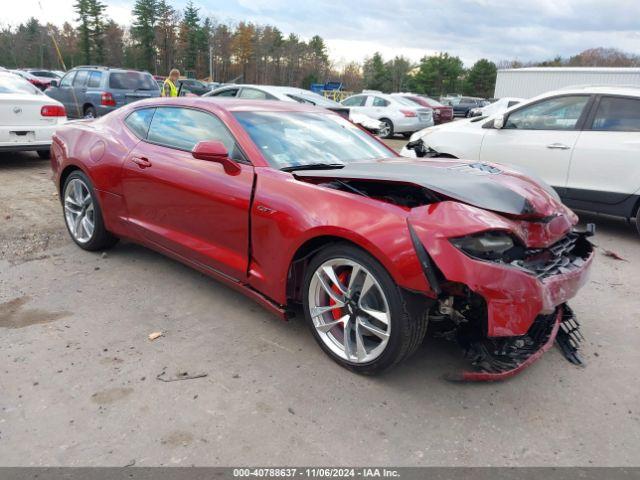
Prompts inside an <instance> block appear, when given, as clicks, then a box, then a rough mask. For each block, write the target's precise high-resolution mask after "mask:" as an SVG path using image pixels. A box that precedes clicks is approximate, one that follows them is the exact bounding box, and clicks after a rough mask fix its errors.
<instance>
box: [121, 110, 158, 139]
mask: <svg viewBox="0 0 640 480" xmlns="http://www.w3.org/2000/svg"><path fill="white" fill-rule="evenodd" d="M155 110H156V109H155V108H143V109H140V110H136V111H134V112H132V113H130V114H129V116H128V117H127V118H125V120H124V123H125V124H126V125H127V127H129V130H131V131H132V132H133V133H134V134H135V135H136V137H138V138H141V139H143V140H144V139H146V138H147V133H149V125H151V119H152V118H153V113H154V112H155Z"/></svg>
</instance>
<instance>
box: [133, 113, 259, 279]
mask: <svg viewBox="0 0 640 480" xmlns="http://www.w3.org/2000/svg"><path fill="white" fill-rule="evenodd" d="M143 110H144V109H143ZM138 111H139V110H137V111H136V112H138ZM136 112H133V114H135V113H136ZM133 114H131V115H133ZM203 140H218V141H221V142H222V143H223V144H224V145H225V146H226V147H227V149H228V151H229V156H230V157H231V158H232V159H234V160H237V161H238V163H239V165H240V172H239V173H237V174H233V175H232V174H229V173H227V172H225V170H224V168H223V166H222V165H221V164H220V163H216V162H212V161H206V160H198V159H195V158H193V156H192V155H191V150H192V149H193V147H194V146H195V145H196V144H197V143H198V142H200V141H203ZM253 179H254V171H253V167H252V166H251V165H250V164H249V163H248V162H247V161H245V160H244V156H243V155H242V153H241V151H240V149H239V148H238V147H237V145H236V142H235V139H234V137H233V136H232V134H231V133H230V132H229V130H228V129H227V128H226V126H225V125H224V123H223V122H222V121H221V120H220V119H219V118H217V117H216V116H214V115H213V114H211V113H209V112H205V111H201V110H195V109H191V108H179V107H158V108H157V109H156V111H155V113H154V114H153V118H152V120H151V122H150V125H149V128H148V133H147V134H146V136H144V138H142V141H141V142H140V143H139V144H138V145H137V146H136V147H135V148H134V149H133V150H132V151H131V152H130V154H129V156H128V158H127V159H126V160H125V162H124V166H123V175H122V187H123V192H124V197H125V201H126V204H127V213H128V217H129V221H130V222H131V224H132V225H133V227H134V228H135V229H136V230H137V231H138V232H139V234H140V235H141V236H142V237H144V238H145V239H147V240H148V241H149V242H150V243H152V244H154V245H156V246H158V247H161V249H164V250H167V251H169V252H171V253H173V254H176V255H177V256H179V257H181V258H184V259H187V260H190V261H192V262H194V263H196V264H198V265H204V266H206V267H208V268H210V269H213V270H215V271H216V272H217V273H222V274H224V275H226V276H228V277H231V278H233V279H236V280H243V279H245V278H246V274H247V268H248V264H249V207H250V201H251V192H252V188H253Z"/></svg>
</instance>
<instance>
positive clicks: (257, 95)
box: [238, 88, 269, 100]
mask: <svg viewBox="0 0 640 480" xmlns="http://www.w3.org/2000/svg"><path fill="white" fill-rule="evenodd" d="M238 98H250V99H253V100H268V99H269V96H268V95H267V93H265V92H263V91H262V90H257V89H255V88H243V89H242V90H240V95H238Z"/></svg>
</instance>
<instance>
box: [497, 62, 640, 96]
mask: <svg viewBox="0 0 640 480" xmlns="http://www.w3.org/2000/svg"><path fill="white" fill-rule="evenodd" d="M577 85H616V86H622V85H634V86H638V87H640V68H605V67H532V68H512V69H505V70H498V77H497V78H496V90H495V93H494V97H495V98H503V97H520V98H531V97H535V96H536V95H540V94H541V93H545V92H548V91H550V90H556V89H558V88H563V87H573V86H577Z"/></svg>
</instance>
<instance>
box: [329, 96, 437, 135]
mask: <svg viewBox="0 0 640 480" xmlns="http://www.w3.org/2000/svg"><path fill="white" fill-rule="evenodd" d="M342 105H344V106H345V107H349V108H350V109H351V111H352V112H356V113H359V114H363V115H367V116H368V117H371V118H375V119H377V120H380V121H381V122H382V123H383V124H384V127H383V128H382V130H381V131H380V136H381V137H382V138H393V136H394V135H395V134H396V133H401V134H403V135H404V136H406V137H408V136H409V135H411V134H412V133H413V132H416V131H418V130H421V129H423V128H426V127H430V126H432V125H433V109H431V108H427V107H423V106H421V105H419V104H417V103H415V102H413V101H411V100H409V99H407V98H403V97H401V96H398V95H387V94H385V93H381V92H378V91H377V90H363V91H362V93H359V94H357V95H352V96H351V97H348V98H345V99H344V100H343V101H342Z"/></svg>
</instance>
